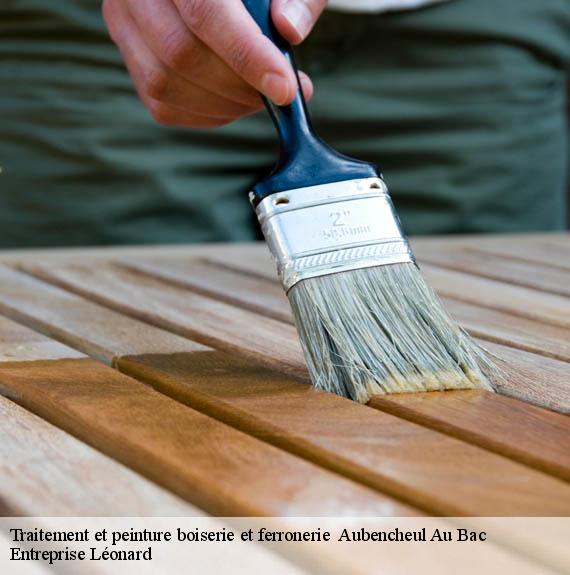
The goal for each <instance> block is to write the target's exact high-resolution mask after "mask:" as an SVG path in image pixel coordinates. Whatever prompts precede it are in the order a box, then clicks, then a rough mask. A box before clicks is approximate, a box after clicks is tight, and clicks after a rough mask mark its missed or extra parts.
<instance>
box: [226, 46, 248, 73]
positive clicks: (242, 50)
mask: <svg viewBox="0 0 570 575" xmlns="http://www.w3.org/2000/svg"><path fill="white" fill-rule="evenodd" d="M228 53H229V58H230V66H231V67H232V68H233V69H234V70H235V71H236V72H237V73H238V74H240V75H242V74H243V73H244V72H245V71H246V70H247V69H248V68H249V67H250V65H251V62H252V60H253V50H252V48H251V46H250V44H249V43H248V42H247V41H246V40H244V39H243V38H238V39H237V40H235V41H234V42H232V43H231V45H230V46H229V50H228Z"/></svg>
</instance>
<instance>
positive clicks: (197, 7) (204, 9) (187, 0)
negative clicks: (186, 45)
mask: <svg viewBox="0 0 570 575" xmlns="http://www.w3.org/2000/svg"><path fill="white" fill-rule="evenodd" d="M218 10H219V8H218V4H217V2H209V1H208V0H184V1H183V2H182V14H183V15H184V19H185V20H186V23H187V24H188V26H190V28H191V29H192V30H203V29H205V28H208V27H210V25H211V24H212V22H213V21H214V20H215V18H216V15H217V13H218Z"/></svg>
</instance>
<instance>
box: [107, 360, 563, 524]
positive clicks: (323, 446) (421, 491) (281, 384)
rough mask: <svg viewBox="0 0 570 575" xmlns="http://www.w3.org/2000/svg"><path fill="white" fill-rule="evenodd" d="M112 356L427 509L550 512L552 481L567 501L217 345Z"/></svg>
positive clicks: (198, 403) (449, 441) (185, 396)
mask: <svg viewBox="0 0 570 575" xmlns="http://www.w3.org/2000/svg"><path fill="white" fill-rule="evenodd" d="M118 366H119V368H120V369H121V370H122V371H124V372H126V373H128V374H129V375H132V376H133V377H136V378H137V379H139V380H142V381H147V382H148V383H150V384H151V385H153V386H154V387H155V388H157V389H160V390H161V391H162V392H163V393H165V394H168V395H170V396H171V397H175V398H176V399H177V400H178V401H181V402H183V403H186V404H188V405H192V406H194V407H196V408H198V409H200V410H201V411H204V412H207V413H209V414H212V415H213V416H214V417H216V418H218V419H222V420H224V421H226V422H228V423H230V424H231V425H232V426H234V427H237V428H239V429H242V430H244V431H247V432H248V433H251V434H253V435H256V436H258V437H262V438H263V439H264V440H265V441H269V442H270V443H273V444H275V445H278V446H280V447H283V448H284V449H287V450H289V451H291V452H294V453H297V454H299V455H302V456H303V457H306V458H308V459H311V460H312V461H317V462H318V463H320V464H321V465H323V466H326V467H328V468H330V469H333V470H335V471H338V472H339V473H342V474H344V475H347V476H349V477H352V478H354V479H357V480H359V481H361V482H363V483H365V484H366V485H369V486H371V487H375V488H377V489H380V490H382V491H384V492H387V493H390V494H392V495H394V496H396V497H398V498H401V499H403V500H405V501H408V502H410V503H412V504H414V505H416V506H420V507H422V508H424V509H427V510H429V511H430V512H432V513H436V514H443V515H479V514H481V515H519V514H522V515H524V514H531V515H532V514H536V513H537V512H538V510H539V509H542V510H543V511H546V509H549V511H548V513H546V514H549V513H555V514H557V513H558V512H560V511H561V509H562V508H563V507H565V506H566V504H562V507H561V503H560V499H559V498H558V497H557V498H555V499H550V498H551V497H552V493H553V491H552V490H553V489H554V491H555V492H556V493H558V495H559V496H561V497H562V498H566V497H568V498H569V505H570V485H566V484H564V483H562V482H559V481H558V480H553V479H552V478H550V477H548V476H547V475H543V474H541V473H539V472H536V471H534V470H531V469H529V468H527V467H524V466H522V465H519V464H516V463H513V462H512V461H510V460H508V459H505V458H503V457H499V456H497V455H494V454H492V453H489V452H487V451H485V450H483V449H479V448H477V447H473V446H472V445H469V444H467V443H464V442H462V441H458V440H455V439H454V438H451V437H448V436H446V435H442V434H440V433H437V432H434V431H432V430H431V429H428V428H426V427H422V426H419V425H415V424H412V423H410V422H407V421H404V420H403V419H400V418H398V417H393V416H390V415H389V414H387V413H381V412H377V411H375V410H372V409H370V408H368V407H365V406H361V405H358V404H356V403H354V402H351V401H349V400H344V399H340V398H338V397H336V396H334V395H331V394H325V393H322V392H318V391H316V390H314V389H313V388H312V387H310V386H308V385H301V384H295V383H292V382H291V381H290V380H288V379H287V378H285V377H284V376H282V375H280V374H278V373H276V372H273V371H269V370H261V369H260V368H259V367H256V366H254V365H252V364H251V363H250V362H244V361H238V360H237V359H236V358H233V357H232V358H230V357H228V356H226V355H225V354H218V353H216V352H213V353H210V354H208V353H206V354H177V355H172V356H165V355H151V356H138V357H127V358H121V359H119V361H118ZM316 413H318V417H315V414H316ZM564 419H565V418H564ZM569 424H570V422H569ZM542 482H546V483H548V484H549V486H548V487H547V486H546V484H544V486H543V487H539V484H540V483H542ZM531 486H532V487H531ZM527 489H529V491H527ZM545 490H546V491H545ZM546 492H548V495H546ZM539 500H542V501H539ZM539 514H540V513H539Z"/></svg>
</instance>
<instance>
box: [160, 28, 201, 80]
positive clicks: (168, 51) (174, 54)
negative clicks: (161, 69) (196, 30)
mask: <svg viewBox="0 0 570 575" xmlns="http://www.w3.org/2000/svg"><path fill="white" fill-rule="evenodd" d="M160 51H161V54H162V60H163V62H164V63H165V64H166V65H167V66H169V67H170V68H172V69H173V70H176V71H177V72H178V71H183V70H186V69H188V66H189V64H190V62H192V61H193V60H194V59H195V56H196V53H197V50H196V43H195V42H194V41H193V39H192V38H191V37H190V36H189V35H188V34H184V33H181V32H179V31H175V32H171V33H169V34H167V35H166V36H164V37H163V39H162V46H161V48H160Z"/></svg>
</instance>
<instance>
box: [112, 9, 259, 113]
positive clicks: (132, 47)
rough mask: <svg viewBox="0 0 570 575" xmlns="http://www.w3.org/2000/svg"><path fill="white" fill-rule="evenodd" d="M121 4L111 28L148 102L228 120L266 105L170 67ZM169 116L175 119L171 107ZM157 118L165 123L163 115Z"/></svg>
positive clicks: (130, 70)
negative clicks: (212, 88)
mask: <svg viewBox="0 0 570 575" xmlns="http://www.w3.org/2000/svg"><path fill="white" fill-rule="evenodd" d="M118 4H119V5H118V6H117V7H116V9H115V13H114V16H115V17H114V18H113V21H112V22H111V21H110V22H109V24H110V31H111V34H112V35H114V37H115V39H116V41H117V43H118V44H119V46H120V49H121V53H122V55H123V58H124V60H125V63H126V64H127V67H128V69H129V72H130V73H131V76H132V77H133V80H134V82H135V86H136V87H137V91H138V93H139V95H140V96H141V98H142V99H143V101H145V103H146V102H148V101H149V100H153V101H155V102H162V103H164V104H168V107H169V108H170V107H175V108H179V109H180V112H181V117H182V116H183V115H184V114H182V112H185V113H190V114H191V115H192V117H195V116H207V117H210V118H219V119H225V120H234V119H236V118H238V117H240V116H244V115H247V114H251V113H253V112H255V111H257V110H259V109H260V108H261V107H262V103H261V101H260V99H259V98H257V100H256V102H255V106H245V105H243V104H240V103H238V102H234V101H232V100H229V99H226V98H223V97H221V96H218V95H217V94H213V93H210V92H208V91H207V90H205V89H203V88H201V87H199V86H196V85H194V84H192V83H190V82H187V81H186V80H185V79H184V78H182V77H180V76H178V75H177V74H175V73H174V72H173V71H171V70H168V69H167V68H166V67H165V66H164V65H163V64H162V63H161V62H160V61H159V60H158V59H157V58H156V57H155V56H154V54H153V53H152V52H151V51H150V49H149V48H148V47H147V46H146V44H145V43H144V41H143V39H142V37H141V35H140V33H139V30H138V28H137V27H136V24H135V23H134V21H133V19H132V18H131V17H130V14H129V13H128V11H127V10H126V9H125V8H124V6H123V5H122V4H121V3H118ZM153 109H158V111H159V114H158V115H159V116H162V108H157V106H156V105H154V106H153ZM151 112H152V110H151ZM153 116H154V113H153ZM168 116H169V119H171V117H172V113H171V110H170V109H168ZM157 119H158V121H161V123H165V122H162V120H161V118H157ZM171 123H172V122H171Z"/></svg>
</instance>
